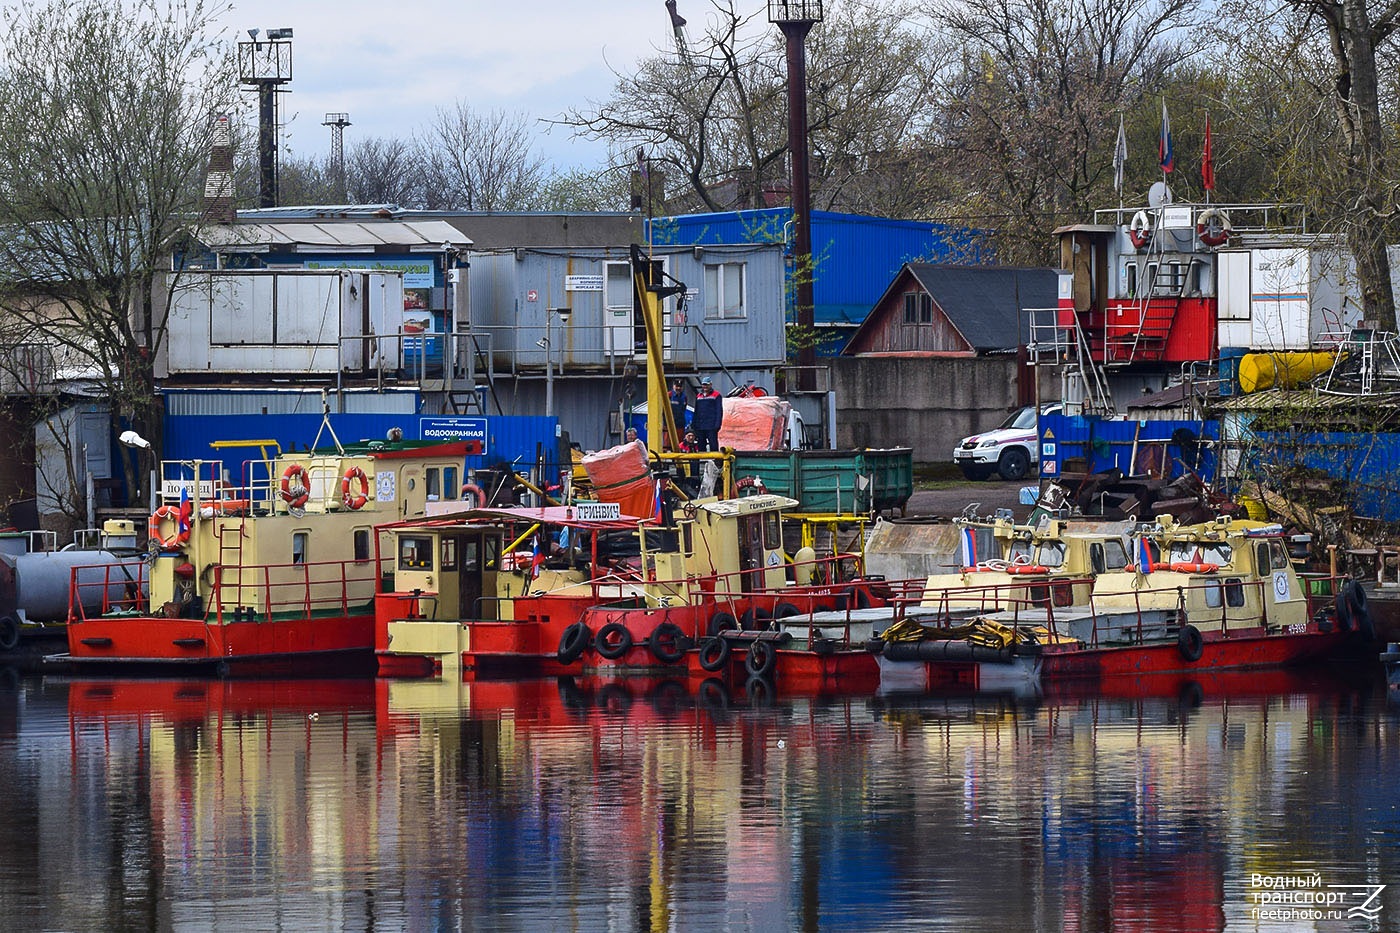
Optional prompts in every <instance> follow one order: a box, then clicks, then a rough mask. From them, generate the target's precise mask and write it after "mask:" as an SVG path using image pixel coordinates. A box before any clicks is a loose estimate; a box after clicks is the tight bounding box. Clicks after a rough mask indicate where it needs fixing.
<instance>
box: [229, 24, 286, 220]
mask: <svg viewBox="0 0 1400 933" xmlns="http://www.w3.org/2000/svg"><path fill="white" fill-rule="evenodd" d="M258 32H259V30H257V29H249V30H248V37H249V38H250V39H251V40H252V41H251V42H239V43H238V81H239V83H240V84H243V85H246V86H248V87H252V88H256V89H257V92H258V207H276V206H277V89H278V88H279V87H281V86H282V85H284V84H289V83H291V80H292V30H291V29H289V28H283V29H269V30H268V31H267V38H266V39H264V40H262V41H261V42H260V41H258Z"/></svg>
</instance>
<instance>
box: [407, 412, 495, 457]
mask: <svg viewBox="0 0 1400 933" xmlns="http://www.w3.org/2000/svg"><path fill="white" fill-rule="evenodd" d="M418 437H419V438H420V439H422V440H425V441H437V442H438V443H442V444H446V443H449V442H451V441H476V442H477V443H479V444H481V446H482V448H483V449H484V448H485V447H486V419H485V418H466V417H456V416H442V417H429V418H419V419H418Z"/></svg>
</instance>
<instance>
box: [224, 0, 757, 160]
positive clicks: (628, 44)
mask: <svg viewBox="0 0 1400 933" xmlns="http://www.w3.org/2000/svg"><path fill="white" fill-rule="evenodd" d="M233 3H234V8H233V10H232V12H230V13H229V14H227V16H226V17H225V19H224V22H225V23H226V24H227V26H228V27H229V28H230V29H231V30H236V31H237V33H238V35H239V36H240V37H244V38H246V32H245V30H246V29H248V28H249V27H257V28H259V29H262V30H267V29H269V28H277V27H284V26H290V27H291V28H292V29H293V30H294V31H295V32H294V37H293V40H292V59H293V80H292V83H291V85H290V88H291V93H290V94H288V95H285V96H284V97H283V98H282V107H283V110H282V114H283V121H284V122H285V123H286V124H287V127H286V130H287V133H288V135H289V145H290V147H291V149H292V151H293V153H294V154H295V155H297V156H307V155H316V156H322V155H325V154H326V153H327V152H328V151H329V148H330V138H331V137H330V129H329V128H327V127H324V126H322V125H321V123H322V120H323V119H324V118H325V115H326V114H327V113H331V112H345V113H348V114H349V115H350V122H351V124H352V126H350V127H349V128H348V129H346V131H345V145H346V148H347V149H348V148H349V147H350V146H351V145H352V144H353V143H354V141H355V140H356V139H360V138H365V137H368V136H393V135H404V136H407V135H409V134H411V133H412V132H413V131H414V130H416V129H419V128H421V127H422V126H424V125H425V124H426V123H427V122H428V121H429V120H431V118H432V116H433V114H434V112H435V109H436V108H437V107H439V106H443V105H447V104H451V103H452V102H453V101H455V100H458V99H462V100H465V101H466V102H467V103H468V104H470V105H471V106H472V107H473V108H474V109H477V110H481V111H486V110H492V109H504V110H507V111H523V112H525V113H527V114H528V115H529V116H530V118H531V119H532V120H533V119H535V118H548V117H554V116H557V115H559V114H560V113H562V112H563V111H564V110H565V109H566V108H568V107H570V106H583V105H584V104H585V103H586V102H587V101H589V100H594V101H598V100H602V99H604V98H606V97H607V96H608V95H609V93H610V92H611V90H612V87H613V84H614V82H615V79H614V77H613V75H612V74H611V72H610V71H609V65H611V66H612V67H613V68H614V69H617V70H619V71H623V72H629V71H631V70H632V69H633V67H634V65H635V64H636V62H637V61H638V60H639V59H641V58H645V57H647V56H649V55H652V54H655V53H656V52H657V51H658V50H669V49H671V48H672V47H673V46H672V42H673V39H672V34H671V28H670V20H669V18H668V16H667V13H666V7H665V4H664V0H593V2H581V0H494V2H492V0H374V2H371V0H294V2H288V0H233ZM709 8H710V7H709V3H708V0H679V10H680V13H681V15H682V16H687V18H688V19H689V20H690V26H689V27H688V29H689V31H690V33H691V35H692V36H696V37H698V36H699V35H700V34H701V33H702V31H703V23H704V19H705V15H704V14H705V11H706V10H707V9H709ZM740 8H741V9H747V10H751V11H752V12H755V13H758V14H760V16H759V18H760V21H762V22H764V23H765V24H766V14H765V13H764V11H765V10H766V4H765V3H764V0H740ZM249 103H250V105H251V104H252V100H251V97H250V100H249ZM546 131H547V128H546V127H543V126H541V127H540V134H541V136H540V138H539V151H540V152H541V154H542V155H544V156H545V158H547V159H548V160H549V161H551V162H554V163H556V164H559V165H561V166H572V165H579V166H582V167H590V168H591V167H594V166H596V165H598V164H599V163H601V161H602V160H603V159H604V158H605V157H606V148H605V147H603V146H601V145H600V144H597V143H586V142H582V141H572V140H571V139H570V136H569V133H568V131H566V130H564V129H561V128H557V127H556V128H554V129H553V130H552V131H549V132H548V135H545V133H546Z"/></svg>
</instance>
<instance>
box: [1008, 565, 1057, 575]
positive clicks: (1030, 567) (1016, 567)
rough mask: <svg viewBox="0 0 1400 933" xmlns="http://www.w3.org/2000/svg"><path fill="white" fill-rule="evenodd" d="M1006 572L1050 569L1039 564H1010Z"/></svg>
mask: <svg viewBox="0 0 1400 933" xmlns="http://www.w3.org/2000/svg"><path fill="white" fill-rule="evenodd" d="M1006 572H1007V573H1010V574H1022V573H1049V572H1050V571H1049V569H1047V568H1046V567H1044V566H1043V565H1041V564H1012V565H1011V566H1010V567H1007V568H1006Z"/></svg>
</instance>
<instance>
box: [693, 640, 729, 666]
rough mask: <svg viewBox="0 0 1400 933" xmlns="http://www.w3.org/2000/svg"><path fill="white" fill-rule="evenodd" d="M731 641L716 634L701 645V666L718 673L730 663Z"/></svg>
mask: <svg viewBox="0 0 1400 933" xmlns="http://www.w3.org/2000/svg"><path fill="white" fill-rule="evenodd" d="M729 651H730V649H729V642H728V641H726V640H725V639H724V638H722V637H720V636H718V635H716V636H715V637H713V638H711V639H709V640H708V641H706V642H705V643H704V644H703V645H701V646H700V667H701V668H703V669H704V670H707V671H709V672H710V673H711V674H715V673H718V672H720V671H722V670H724V669H725V667H726V666H728V664H729Z"/></svg>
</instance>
